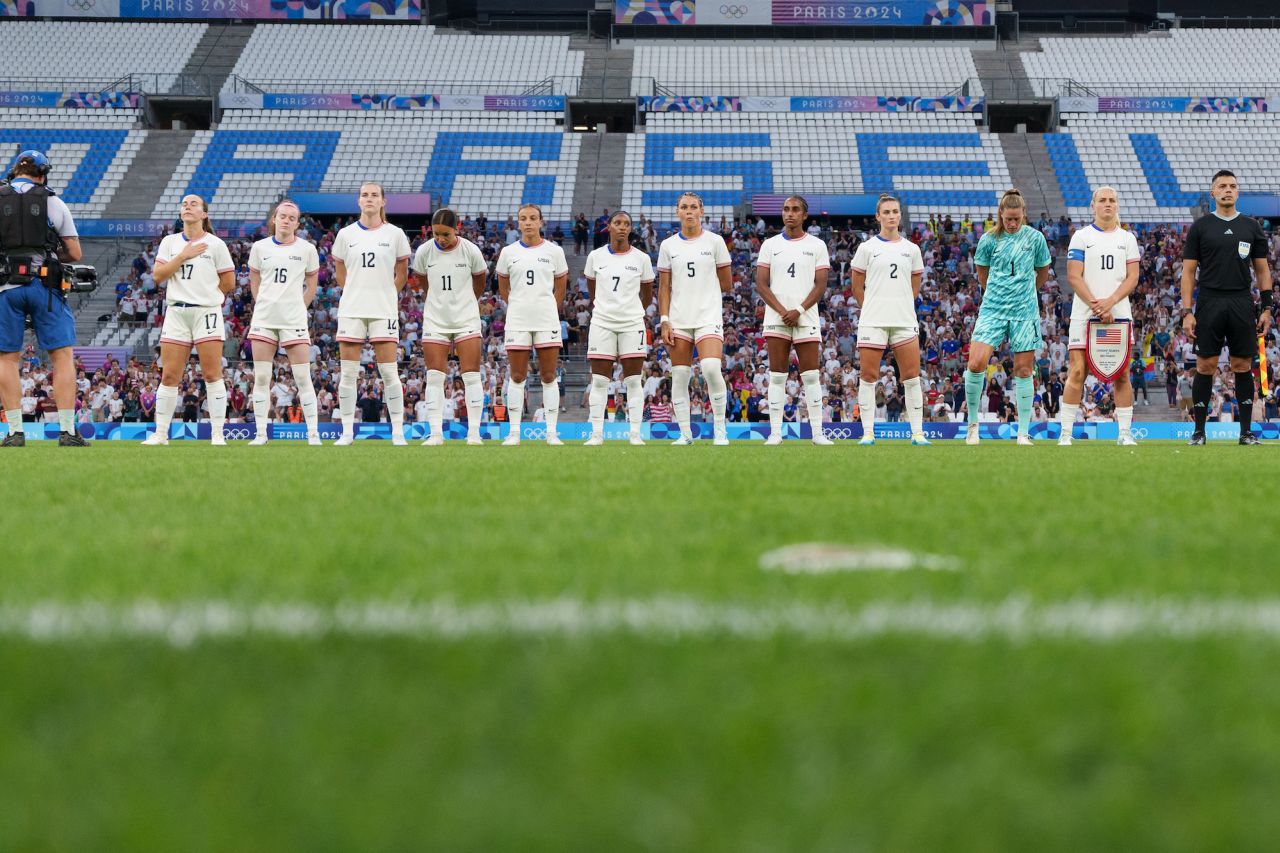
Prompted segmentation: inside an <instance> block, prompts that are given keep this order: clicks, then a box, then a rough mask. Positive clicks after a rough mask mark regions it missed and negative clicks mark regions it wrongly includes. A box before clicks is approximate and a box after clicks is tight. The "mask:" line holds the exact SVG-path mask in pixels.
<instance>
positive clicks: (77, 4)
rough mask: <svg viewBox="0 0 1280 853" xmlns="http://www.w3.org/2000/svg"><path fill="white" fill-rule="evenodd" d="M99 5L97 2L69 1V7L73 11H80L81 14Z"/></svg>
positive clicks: (92, 0)
mask: <svg viewBox="0 0 1280 853" xmlns="http://www.w3.org/2000/svg"><path fill="white" fill-rule="evenodd" d="M96 5H97V0H67V6H69V7H70V8H72V9H79V10H80V11H81V12H87V11H89V10H90V9H92V8H93V7H94V6H96Z"/></svg>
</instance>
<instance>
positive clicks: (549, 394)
mask: <svg viewBox="0 0 1280 853" xmlns="http://www.w3.org/2000/svg"><path fill="white" fill-rule="evenodd" d="M542 408H543V410H544V411H545V412H546V414H547V436H548V437H551V436H554V435H555V434H556V425H557V424H558V423H560V385H559V383H558V382H556V380H555V378H554V377H552V379H551V381H550V382H546V381H543V383H542Z"/></svg>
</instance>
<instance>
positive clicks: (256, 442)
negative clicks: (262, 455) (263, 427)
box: [249, 433, 267, 447]
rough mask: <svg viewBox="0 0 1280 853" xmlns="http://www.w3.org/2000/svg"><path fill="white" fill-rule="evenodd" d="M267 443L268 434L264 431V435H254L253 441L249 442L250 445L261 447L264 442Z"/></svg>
mask: <svg viewBox="0 0 1280 853" xmlns="http://www.w3.org/2000/svg"><path fill="white" fill-rule="evenodd" d="M266 443H267V436H266V434H265V433H264V434H262V435H255V436H254V437H253V441H251V442H249V446H250V447H261V446H262V445H264V444H266Z"/></svg>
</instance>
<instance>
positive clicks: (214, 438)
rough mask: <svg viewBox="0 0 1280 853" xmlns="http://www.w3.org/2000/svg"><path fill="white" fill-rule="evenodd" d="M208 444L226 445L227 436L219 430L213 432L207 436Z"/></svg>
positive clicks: (215, 445)
mask: <svg viewBox="0 0 1280 853" xmlns="http://www.w3.org/2000/svg"><path fill="white" fill-rule="evenodd" d="M209 444H211V445H213V446H214V447H226V446H227V437H226V436H225V435H223V434H222V433H220V432H218V433H214V434H213V435H211V436H210V437H209Z"/></svg>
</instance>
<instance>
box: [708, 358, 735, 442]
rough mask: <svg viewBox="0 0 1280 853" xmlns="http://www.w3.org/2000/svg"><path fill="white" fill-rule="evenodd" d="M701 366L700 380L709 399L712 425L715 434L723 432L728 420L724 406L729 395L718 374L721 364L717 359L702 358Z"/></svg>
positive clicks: (721, 376)
mask: <svg viewBox="0 0 1280 853" xmlns="http://www.w3.org/2000/svg"><path fill="white" fill-rule="evenodd" d="M701 364H702V379H703V381H705V382H706V383H707V393H708V395H709V396H710V397H711V419H712V423H714V424H715V428H716V432H723V431H724V428H725V427H724V424H725V421H726V420H727V419H728V416H727V415H726V414H725V411H724V404H725V401H726V400H727V399H728V397H729V394H728V391H727V389H726V387H725V384H724V374H723V373H721V372H720V365H721V362H720V359H718V358H704V359H703V360H702V361H701Z"/></svg>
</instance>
